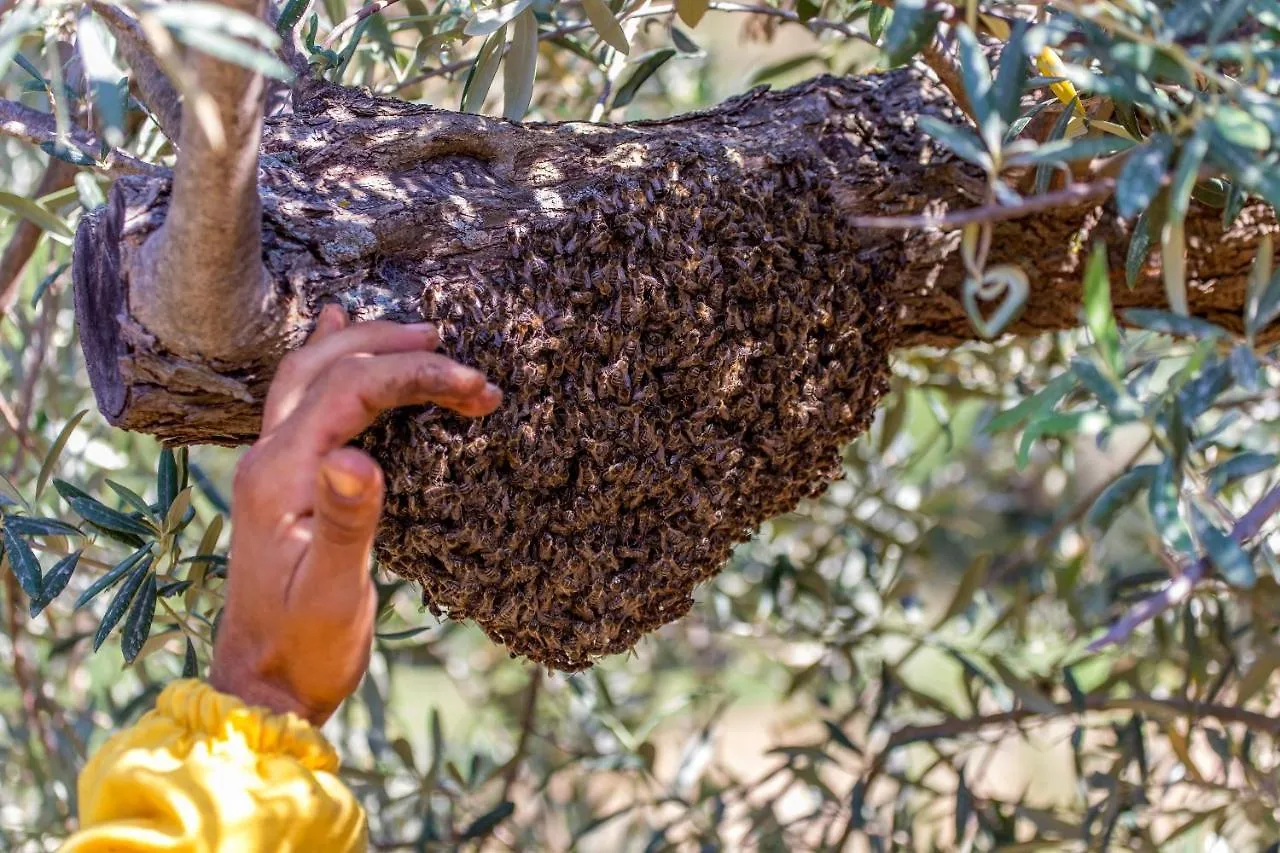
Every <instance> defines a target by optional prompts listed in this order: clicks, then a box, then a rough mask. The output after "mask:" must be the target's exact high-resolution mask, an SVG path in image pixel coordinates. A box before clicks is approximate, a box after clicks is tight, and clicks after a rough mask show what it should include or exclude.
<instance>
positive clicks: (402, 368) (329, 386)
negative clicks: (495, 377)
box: [280, 351, 502, 455]
mask: <svg viewBox="0 0 1280 853" xmlns="http://www.w3.org/2000/svg"><path fill="white" fill-rule="evenodd" d="M501 401H502V392H501V391H499V390H498V388H497V386H496V385H493V384H491V383H489V382H488V381H486V379H485V377H484V374H483V373H481V372H480V371H478V370H475V369H473V368H470V367H466V366H464V365H461V364H458V363H457V362H456V361H453V360H452V359H450V358H447V357H445V356H443V355H440V354H438V353H434V352H423V351H419V352H396V353H387V354H382V355H366V354H355V355H346V356H343V357H342V358H340V359H338V360H337V361H336V362H334V363H333V364H332V365H331V366H329V368H328V369H327V370H326V371H325V373H324V376H323V377H321V378H320V379H319V380H317V381H316V382H315V383H313V384H312V385H311V386H310V388H309V389H308V390H307V393H306V394H305V396H304V397H303V398H302V399H301V400H300V401H299V402H298V403H297V405H296V407H294V409H293V411H292V413H291V414H290V415H289V416H288V418H287V419H286V420H285V421H284V422H283V423H282V424H280V428H281V429H282V431H283V432H284V434H286V435H288V436H289V437H290V438H291V443H292V441H296V442H297V443H298V444H299V445H301V447H300V449H304V450H305V451H306V452H309V453H313V454H316V455H324V454H326V453H328V452H329V451H331V450H333V449H335V448H338V447H341V446H342V445H344V444H346V443H347V442H348V441H350V440H351V439H353V438H355V437H356V436H357V435H359V434H360V433H361V432H363V431H364V430H365V429H366V428H367V427H368V426H369V425H370V424H372V423H373V421H374V420H375V419H376V418H377V417H378V416H379V415H381V414H382V413H383V412H385V411H388V410H390V409H396V408H399V407H401V406H415V405H426V404H434V405H437V406H443V407H444V408H447V409H451V410H453V411H455V412H457V413H458V414H461V415H466V416H468V417H481V416H483V415H487V414H489V413H490V412H492V411H493V410H494V409H496V408H497V407H498V404H499V403H500V402H501Z"/></svg>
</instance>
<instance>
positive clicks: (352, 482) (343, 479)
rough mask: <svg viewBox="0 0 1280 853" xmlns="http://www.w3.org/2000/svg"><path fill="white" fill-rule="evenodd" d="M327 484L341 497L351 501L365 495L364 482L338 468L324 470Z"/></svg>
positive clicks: (322, 470)
mask: <svg viewBox="0 0 1280 853" xmlns="http://www.w3.org/2000/svg"><path fill="white" fill-rule="evenodd" d="M321 473H323V475H324V479H325V482H326V483H328V484H329V488H330V489H332V490H333V491H334V493H336V494H337V495H338V496H339V497H341V498H345V499H347V500H351V499H352V498H358V497H360V495H362V494H364V481H363V480H361V479H360V478H359V477H353V476H352V475H351V474H348V473H347V472H346V471H342V470H339V469H337V468H323V469H321Z"/></svg>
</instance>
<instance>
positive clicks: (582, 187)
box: [75, 71, 1274, 670]
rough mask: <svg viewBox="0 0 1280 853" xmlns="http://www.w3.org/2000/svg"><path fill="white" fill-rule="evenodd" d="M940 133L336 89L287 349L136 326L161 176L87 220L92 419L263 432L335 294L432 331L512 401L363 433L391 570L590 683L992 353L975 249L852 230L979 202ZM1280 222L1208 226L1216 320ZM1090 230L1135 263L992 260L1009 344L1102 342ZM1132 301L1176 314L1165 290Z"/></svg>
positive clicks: (308, 127) (906, 77) (825, 93)
mask: <svg viewBox="0 0 1280 853" xmlns="http://www.w3.org/2000/svg"><path fill="white" fill-rule="evenodd" d="M921 113H931V114H935V115H940V116H942V117H944V118H949V119H955V120H958V114H957V112H956V111H955V109H954V107H953V106H952V105H951V104H950V102H949V101H948V99H947V98H946V96H945V95H944V94H943V93H942V92H940V91H939V90H938V89H936V88H934V87H933V86H931V85H930V84H929V82H928V80H927V79H925V78H924V77H923V76H921V75H920V74H919V73H917V72H914V71H899V72H894V73H891V74H886V75H882V76H878V77H868V78H858V79H834V78H820V79H817V80H814V81H811V82H809V83H806V84H804V85H802V86H800V87H797V88H796V89H793V90H790V91H787V92H782V93H766V92H753V93H751V94H748V95H745V96H743V97H741V98H738V99H735V100H733V101H731V102H729V103H726V104H724V105H722V106H721V107H718V108H716V109H714V110H710V111H706V112H703V113H696V114H691V115H686V116H680V117H677V118H675V119H671V120H668V121H661V122H640V123H633V124H628V125H617V126H597V125H589V124H582V123H574V124H564V125H554V126H552V125H535V124H528V125H513V124H510V123H507V122H502V121H498V120H494V119H488V118H484V117H479V116H470V115H460V114H456V113H451V112H446V111H440V110H435V109H431V108H428V107H421V106H413V105H408V104H404V103H401V102H397V101H387V100H378V99H374V98H370V97H368V96H367V95H364V94H361V93H359V92H356V91H353V90H346V89H340V88H335V87H331V86H328V85H325V84H320V83H310V84H308V85H307V86H306V87H304V88H302V89H300V90H299V91H298V93H297V97H296V101H295V111H294V113H293V114H291V115H287V116H282V117H279V118H274V119H271V120H269V121H268V124H267V128H266V132H265V134H264V141H263V147H262V157H261V168H260V195H261V199H262V209H263V234H262V242H263V260H264V263H265V266H266V269H267V273H268V278H269V280H270V282H271V286H272V288H273V289H274V292H273V293H272V294H271V298H272V300H273V301H274V303H275V305H276V306H277V308H278V311H277V313H276V317H275V320H276V321H277V323H278V326H277V328H278V329H279V330H280V331H279V332H278V334H275V335H272V336H270V337H267V338H264V339H263V340H262V342H261V345H260V346H259V347H258V348H256V349H255V350H254V351H253V352H252V353H242V354H240V355H238V356H237V357H236V358H235V359H232V360H230V361H218V360H213V359H205V358H200V357H196V356H192V355H190V350H189V349H188V348H186V347H184V346H183V342H182V341H170V340H165V339H157V337H156V335H155V334H154V330H151V329H148V328H147V327H145V326H144V325H143V323H141V322H140V321H139V320H138V319H137V317H138V314H139V312H138V311H137V309H136V307H135V306H133V305H131V304H130V299H131V298H132V297H134V296H136V292H135V291H134V290H131V288H130V282H131V278H132V277H134V276H137V275H140V274H145V272H146V270H145V265H146V262H145V260H144V259H143V257H142V256H141V253H140V251H139V250H140V247H141V246H142V245H143V244H144V242H145V240H146V239H147V237H148V236H149V235H150V234H152V233H154V232H155V231H156V229H157V228H159V226H160V225H161V223H162V222H163V221H164V218H165V215H166V211H167V205H168V193H169V187H168V184H167V183H166V182H164V181H162V180H154V179H142V178H128V179H123V180H121V181H119V182H117V184H116V186H115V188H114V189H113V192H112V195H111V201H110V205H109V207H108V208H107V209H106V210H104V211H103V212H102V213H100V214H98V215H97V216H95V217H92V218H90V219H89V220H87V221H86V222H85V224H84V225H83V226H82V228H81V231H80V234H79V235H78V238H77V239H78V242H77V252H76V261H75V279H76V288H77V297H78V298H77V311H78V312H79V320H80V325H81V335H82V340H83V341H84V347H85V352H86V356H87V359H88V362H89V368H90V373H91V377H92V379H93V384H94V388H95V391H96V393H97V394H98V400H99V404H100V406H101V408H102V409H103V411H104V413H105V414H106V415H107V416H108V418H109V419H111V420H112V422H114V423H116V424H118V425H120V426H123V427H125V428H129V429H135V430H141V431H146V432H151V433H154V434H156V435H158V436H160V437H161V438H162V439H164V440H166V441H171V442H217V443H228V444H230V443H241V442H247V441H250V440H252V438H253V437H254V435H255V434H256V431H257V425H258V420H259V417H260V404H261V400H262V398H263V396H264V393H265V389H266V386H267V383H268V382H269V380H270V377H271V373H272V370H273V368H274V365H275V364H276V363H277V362H278V360H279V358H280V357H281V355H282V354H283V353H284V352H285V351H287V350H288V349H289V348H290V347H293V346H296V345H297V344H298V343H300V342H301V340H302V339H303V337H304V336H305V334H306V332H307V330H308V329H309V328H310V324H311V318H312V317H314V316H315V314H316V312H317V311H318V310H319V308H320V306H321V305H323V304H324V303H325V302H328V301H339V302H341V303H342V304H343V305H345V306H346V308H347V310H348V312H349V313H351V314H352V315H353V317H356V318H360V319H373V318H376V317H386V318H391V319H399V320H405V321H409V320H419V319H426V320H430V321H433V322H436V323H437V324H439V326H440V328H441V333H442V338H443V340H444V349H445V350H446V351H449V352H450V353H451V354H452V355H454V356H455V357H457V358H459V359H461V360H463V361H465V362H467V363H470V364H474V365H476V366H477V367H479V368H481V369H483V370H485V371H486V372H487V373H489V375H490V376H491V377H492V378H493V379H494V381H496V382H497V383H498V384H499V385H501V386H502V387H503V388H504V390H505V391H506V393H507V397H506V401H505V403H504V405H503V408H502V409H501V410H500V411H499V412H497V413H495V414H494V415H492V416H490V417H488V418H486V419H484V420H483V421H479V422H473V421H464V420H462V419H459V418H456V417H453V416H449V415H446V414H442V413H439V412H436V411H430V410H423V411H404V412H398V413H395V414H394V415H392V416H391V417H388V418H386V419H384V421H383V422H381V423H379V424H378V425H376V426H375V427H374V429H372V430H370V432H369V433H368V434H367V435H366V436H365V437H364V438H363V439H362V441H363V443H364V445H365V446H366V447H367V448H368V449H370V450H371V451H372V452H373V453H374V454H375V455H376V456H377V457H378V458H379V460H380V461H381V462H382V464H383V465H384V467H385V468H386V470H387V474H388V486H389V488H388V511H387V518H386V523H385V525H384V527H383V529H382V531H381V533H380V536H379V543H378V554H379V557H380V559H381V560H382V561H383V563H384V564H385V565H386V566H387V567H389V568H391V569H392V570H394V571H396V572H398V573H400V574H401V575H403V576H405V577H409V578H413V579H416V580H419V581H421V582H422V584H423V587H424V598H425V601H426V602H427V603H428V604H429V605H430V606H431V607H432V608H433V609H434V610H436V611H437V612H441V613H446V614H448V615H450V616H452V617H455V618H472V619H474V620H475V621H476V622H477V623H479V624H480V625H481V626H482V627H483V628H484V629H485V630H486V631H487V632H488V633H489V634H490V636H492V637H493V638H494V639H496V640H498V641H500V642H503V643H505V644H506V645H507V646H508V647H509V648H510V649H511V650H512V651H513V652H515V653H520V654H525V655H528V656H529V657H531V658H533V659H535V660H538V661H541V662H544V663H547V664H549V665H552V666H555V667H557V668H561V669H569V670H572V669H579V668H582V667H585V666H588V665H589V664H590V662H591V661H592V660H593V659H594V658H596V657H598V656H600V655H603V654H608V653H613V652H618V651H623V650H625V649H627V648H630V647H631V646H632V645H634V643H635V642H636V640H637V639H638V638H639V637H640V636H641V635H642V634H643V633H644V632H646V631H649V630H652V629H654V628H656V627H658V626H660V625H662V624H664V623H666V622H669V621H671V620H673V619H675V618H677V617H678V616H680V615H682V614H683V613H684V612H685V611H686V610H687V609H688V608H689V606H690V604H691V603H692V591H693V589H694V587H695V586H696V585H697V583H699V582H700V581H702V580H705V579H706V578H708V577H710V576H711V575H713V574H714V573H715V572H716V571H718V570H719V568H720V566H721V565H722V564H723V562H724V560H725V559H726V557H727V556H728V553H729V551H730V549H731V548H732V546H733V545H734V544H735V543H737V542H740V541H742V540H744V539H745V538H747V537H748V536H749V535H750V534H751V533H752V531H753V530H754V529H755V528H756V527H757V526H758V525H759V524H760V523H761V522H762V521H764V520H765V519H767V518H769V517H771V516H773V515H776V514H778V513H781V512H785V511H787V510H789V509H791V508H792V507H793V506H794V505H795V504H796V502H797V501H799V500H800V499H801V498H802V497H804V496H806V495H811V494H815V493H817V492H820V491H821V490H822V489H823V488H824V487H825V485H826V483H827V482H828V481H829V480H830V479H831V478H832V477H835V476H838V474H839V471H840V466H839V458H838V452H839V449H840V448H841V446H842V445H843V444H844V443H845V442H847V441H848V440H849V439H850V438H852V437H853V436H854V435H856V434H857V433H858V432H860V431H861V430H862V429H864V428H865V427H866V425H867V424H868V423H869V422H870V419H871V417H872V415H873V414H874V410H875V406H876V404H877V402H878V400H879V398H880V396H881V394H882V393H883V391H884V389H885V387H886V377H887V374H888V367H887V362H888V357H889V353H890V351H891V350H892V349H893V348H894V347H897V346H911V345H922V344H934V345H952V344H955V343H958V342H961V341H964V340H967V339H971V338H972V337H973V332H972V326H971V324H970V323H969V321H968V319H967V317H966V316H965V312H964V309H963V307H962V304H961V300H960V296H959V292H960V283H961V279H962V270H961V265H960V262H959V258H958V242H959V235H958V234H956V233H942V232H937V231H932V232H912V233H908V232H887V231H871V230H858V229H854V228H851V227H849V226H848V224H847V221H846V220H847V218H848V217H850V216H866V215H894V214H909V213H920V212H924V211H930V212H932V211H937V212H939V213H945V212H946V211H947V210H953V209H958V208H962V207H970V206H973V205H974V204H975V203H976V200H977V199H978V198H980V197H981V194H982V178H981V176H980V175H978V174H976V173H975V172H974V171H973V170H972V169H970V168H969V167H967V166H965V165H963V164H960V163H958V162H956V161H955V160H953V159H951V158H950V157H949V156H948V155H946V154H945V153H943V152H942V151H941V150H940V149H938V148H936V147H934V146H933V145H931V144H930V143H929V142H928V140H926V139H925V138H924V137H923V135H922V134H920V133H919V132H918V131H917V130H916V128H915V123H914V117H915V116H916V115H919V114H921ZM1264 217H1265V214H1263V213H1262V210H1261V208H1250V209H1248V210H1246V211H1245V213H1244V215H1242V216H1241V217H1240V220H1239V221H1238V223H1237V225H1236V226H1235V227H1234V228H1233V229H1232V230H1231V231H1229V232H1224V231H1223V230H1222V229H1221V227H1220V226H1218V225H1217V215H1216V212H1213V211H1199V212H1197V213H1196V215H1195V217H1194V218H1193V219H1192V221H1191V222H1190V223H1189V225H1188V234H1189V235H1190V240H1191V243H1192V246H1193V258H1192V264H1191V269H1190V273H1191V275H1192V276H1193V277H1194V278H1195V284H1194V286H1193V293H1192V296H1191V304H1192V307H1193V310H1194V311H1195V312H1196V313H1199V314H1202V315H1205V316H1208V317H1210V318H1211V319H1214V320H1224V319H1229V318H1230V317H1232V316H1235V315H1238V314H1239V312H1240V306H1241V303H1242V300H1243V292H1244V280H1245V276H1246V274H1247V269H1248V265H1249V262H1250V260H1251V259H1252V256H1253V251H1254V249H1255V247H1256V242H1257V238H1258V236H1259V235H1260V234H1261V233H1262V232H1263V231H1264V230H1273V229H1274V222H1272V221H1271V220H1270V219H1269V218H1264ZM1095 240H1105V241H1106V242H1107V244H1108V245H1109V246H1110V247H1111V251H1112V253H1113V256H1114V257H1113V259H1114V260H1115V261H1116V264H1115V268H1116V269H1120V268H1122V266H1123V265H1122V263H1121V258H1122V255H1123V252H1124V247H1125V245H1126V244H1127V231H1126V225H1125V224H1124V223H1123V222H1120V221H1118V220H1117V219H1116V218H1115V217H1114V216H1113V215H1111V214H1110V213H1109V212H1108V210H1107V209H1106V208H1105V207H1101V206H1098V205H1093V204H1088V205H1080V206H1078V207H1076V208H1073V209H1067V210H1057V211H1053V212H1052V213H1047V214H1042V215H1037V216H1034V217H1029V218H1026V219H1022V220H1019V221H1016V222H1009V223H1005V224H1003V225H1001V226H999V227H998V228H997V229H996V240H995V248H994V250H993V254H992V263H999V262H1011V263H1017V264H1019V265H1020V266H1022V267H1023V268H1024V269H1025V270H1026V271H1027V273H1028V274H1029V276H1030V278H1031V281H1032V296H1031V299H1030V302H1029V304H1028V306H1027V309H1026V311H1025V312H1024V313H1023V315H1022V317H1021V318H1020V319H1019V320H1018V322H1017V323H1016V324H1015V326H1014V328H1013V331H1016V332H1037V331H1043V330H1048V329H1060V328H1065V327H1069V326H1072V325H1075V323H1076V318H1077V315H1078V306H1079V282H1080V277H1081V271H1082V265H1083V262H1084V259H1085V257H1086V256H1087V253H1088V249H1089V247H1090V246H1091V245H1092V243H1093V242H1094V241H1095ZM1115 293H1116V301H1117V303H1118V305H1120V306H1126V305H1145V306H1155V305H1160V304H1162V303H1163V301H1164V300H1163V295H1162V288H1161V285H1160V283H1159V280H1158V277H1157V276H1156V275H1155V274H1154V271H1152V272H1151V274H1149V275H1148V276H1146V277H1145V278H1144V280H1143V281H1142V282H1140V283H1139V285H1138V287H1137V288H1135V289H1134V290H1132V291H1130V290H1127V289H1125V288H1124V287H1123V286H1120V287H1118V288H1116V291H1115ZM254 319H255V318H245V321H246V322H251V321H253V320H254ZM171 334H172V333H171ZM179 352H183V353H187V354H186V355H177V354H176V353H179Z"/></svg>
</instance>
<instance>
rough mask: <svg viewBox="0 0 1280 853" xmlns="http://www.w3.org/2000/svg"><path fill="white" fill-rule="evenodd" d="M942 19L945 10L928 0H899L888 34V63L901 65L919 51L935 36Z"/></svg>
mask: <svg viewBox="0 0 1280 853" xmlns="http://www.w3.org/2000/svg"><path fill="white" fill-rule="evenodd" d="M941 20H942V13H941V12H938V11H936V10H935V9H933V8H931V7H930V5H929V4H928V3H927V2H925V0H897V2H896V3H894V4H893V18H892V19H891V20H890V21H889V26H888V28H887V29H886V30H885V34H884V56H885V64H886V65H888V66H889V67H893V66H897V65H901V64H902V63H904V62H906V61H907V60H909V59H911V58H912V57H913V56H915V55H916V54H917V53H919V52H920V50H921V49H922V48H923V47H924V46H925V45H926V44H928V43H929V39H931V38H933V34H934V32H935V31H936V30H937V29H938V22H939V21H941Z"/></svg>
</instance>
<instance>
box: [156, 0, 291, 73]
mask: <svg viewBox="0 0 1280 853" xmlns="http://www.w3.org/2000/svg"><path fill="white" fill-rule="evenodd" d="M188 5H191V3H190V2H189V0H187V2H182V3H174V4H171V6H170V7H162V8H171V7H172V6H188ZM175 35H177V36H178V39H179V41H181V42H183V43H184V44H186V45H187V47H190V48H193V49H195V50H198V51H200V52H201V53H204V54H207V55H209V56H212V57H214V58H215V59H221V60H222V61H223V62H230V63H231V64H232V65H239V66H240V67H241V68H247V69H249V70H250V71H256V72H258V73H259V74H261V75H263V76H264V77H270V78H272V79H274V80H280V81H283V82H286V83H287V82H289V81H290V80H292V79H293V71H291V70H290V69H289V66H287V65H285V64H284V63H283V62H281V61H280V60H279V59H277V58H276V57H275V56H274V55H272V54H270V53H267V52H265V51H264V50H261V49H259V48H255V47H253V46H252V45H248V44H245V43H244V42H242V41H240V40H239V39H237V38H234V37H232V36H229V35H224V34H223V33H219V32H214V31H212V30H194V29H188V30H183V31H182V32H181V33H175Z"/></svg>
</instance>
